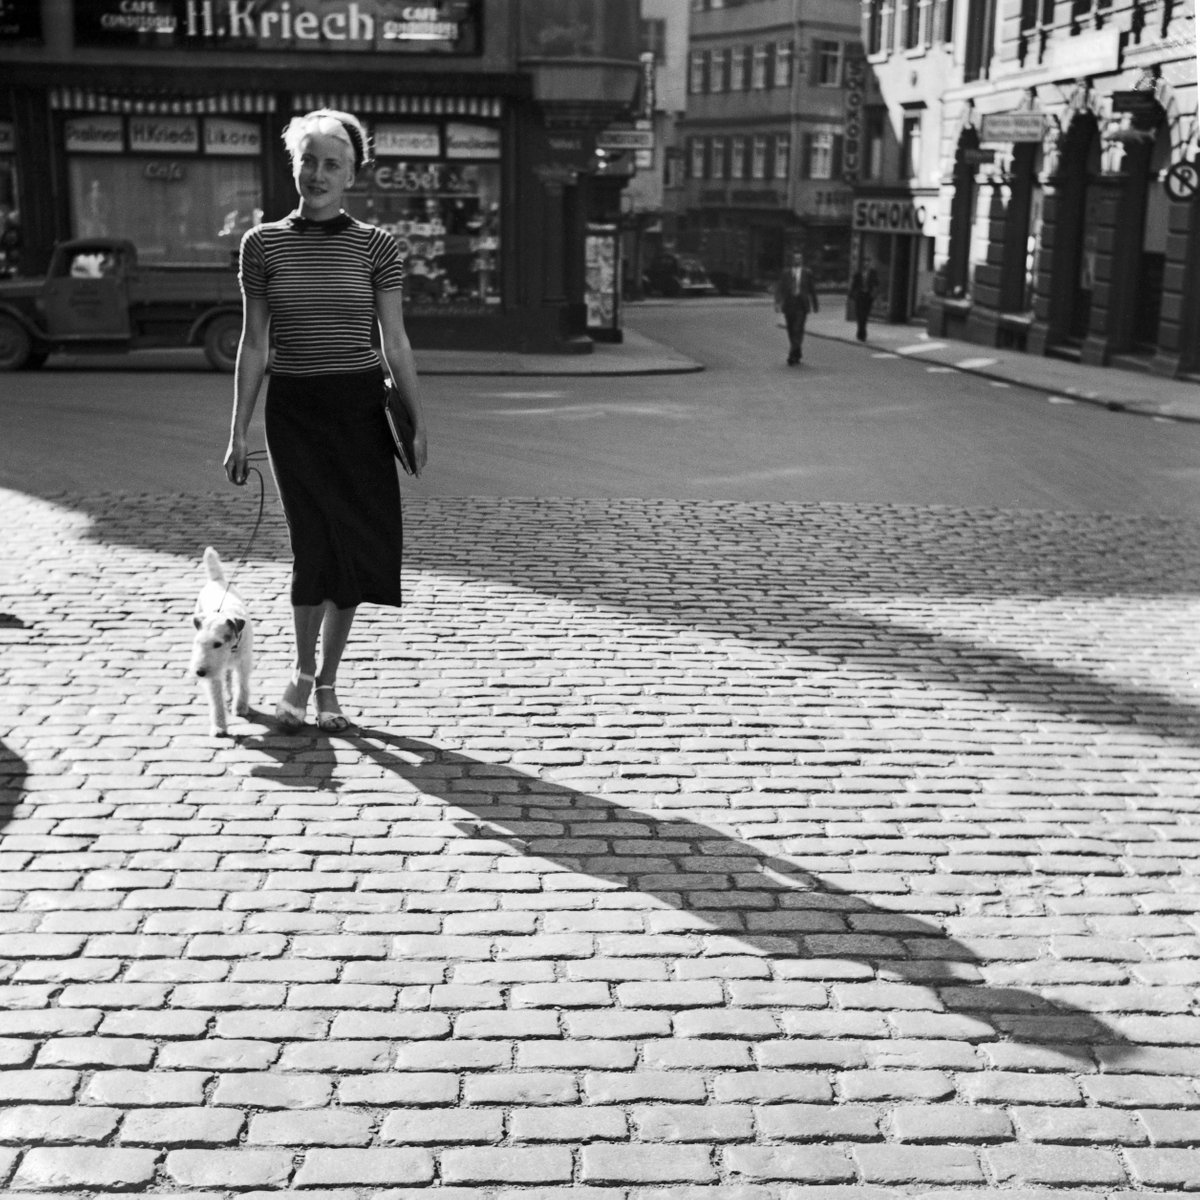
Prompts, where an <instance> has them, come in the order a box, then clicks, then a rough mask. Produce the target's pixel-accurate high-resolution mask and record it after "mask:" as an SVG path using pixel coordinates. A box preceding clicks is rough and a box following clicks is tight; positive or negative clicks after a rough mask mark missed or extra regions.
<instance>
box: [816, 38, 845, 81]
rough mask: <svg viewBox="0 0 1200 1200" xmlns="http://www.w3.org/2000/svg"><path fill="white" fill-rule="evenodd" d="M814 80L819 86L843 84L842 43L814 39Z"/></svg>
mask: <svg viewBox="0 0 1200 1200" xmlns="http://www.w3.org/2000/svg"><path fill="white" fill-rule="evenodd" d="M813 82H814V83H815V84H816V85H817V87H841V86H842V43H841V42H829V41H825V40H823V39H821V38H817V39H814V41H813Z"/></svg>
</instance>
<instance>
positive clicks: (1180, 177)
mask: <svg viewBox="0 0 1200 1200" xmlns="http://www.w3.org/2000/svg"><path fill="white" fill-rule="evenodd" d="M1163 187H1165V188H1166V189H1167V195H1168V196H1170V197H1171V199H1172V200H1190V199H1191V198H1192V197H1193V196H1194V195H1195V194H1196V193H1197V192H1198V191H1200V167H1198V166H1197V165H1196V163H1194V162H1177V163H1172V164H1171V166H1170V167H1169V168H1168V169H1167V174H1166V177H1165V178H1164V179H1163Z"/></svg>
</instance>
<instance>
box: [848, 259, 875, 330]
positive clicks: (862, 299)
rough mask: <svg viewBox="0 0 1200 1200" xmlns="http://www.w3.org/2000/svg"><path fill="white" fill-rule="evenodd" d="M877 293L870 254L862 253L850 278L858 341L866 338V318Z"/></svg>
mask: <svg viewBox="0 0 1200 1200" xmlns="http://www.w3.org/2000/svg"><path fill="white" fill-rule="evenodd" d="M878 294H879V275H878V273H877V272H876V270H875V265H874V263H872V262H871V257H870V255H867V254H864V255H863V257H862V261H861V262H860V263H859V267H858V270H857V271H855V272H854V274H853V275H852V276H851V278H850V300H851V303H852V304H853V305H854V319H855V320H856V321H857V322H858V333H857V337H858V340H859V341H860V342H865V341H866V340H867V318H868V317H870V315H871V308H872V306H873V305H874V303H875V297H876V296H877V295H878Z"/></svg>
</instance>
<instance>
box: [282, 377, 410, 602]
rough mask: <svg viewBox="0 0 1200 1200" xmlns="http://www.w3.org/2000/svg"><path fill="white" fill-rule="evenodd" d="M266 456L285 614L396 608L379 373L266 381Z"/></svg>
mask: <svg viewBox="0 0 1200 1200" xmlns="http://www.w3.org/2000/svg"><path fill="white" fill-rule="evenodd" d="M266 429H267V450H268V452H269V454H270V457H271V470H272V472H273V473H274V476H275V486H276V487H277V488H278V489H279V496H280V499H281V500H282V502H283V512H284V516H285V517H286V518H287V524H288V532H289V534H290V536H291V543H292V558H293V567H292V593H291V594H292V604H293V605H295V606H301V605H319V604H323V603H324V602H325V601H327V600H331V601H332V602H333V603H334V605H335V606H336V607H338V608H353V607H355V606H356V605H358V604H361V603H363V602H366V603H369V604H388V605H393V606H397V607H398V606H399V604H400V560H401V552H402V549H403V538H404V535H403V527H402V524H401V516H400V481H399V478H398V476H397V472H396V459H395V456H394V454H393V453H392V443H391V437H390V435H389V434H388V430H387V423H386V421H385V420H384V416H383V371H382V370H381V369H380V368H378V367H376V368H374V369H373V370H370V371H356V372H353V373H349V374H338V375H308V376H287V375H272V376H271V381H270V384H269V385H268V388H267V404H266Z"/></svg>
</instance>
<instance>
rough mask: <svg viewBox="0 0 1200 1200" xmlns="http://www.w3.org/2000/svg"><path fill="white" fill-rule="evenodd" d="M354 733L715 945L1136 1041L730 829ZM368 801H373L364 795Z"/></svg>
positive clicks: (1002, 1025)
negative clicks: (1003, 983)
mask: <svg viewBox="0 0 1200 1200" xmlns="http://www.w3.org/2000/svg"><path fill="white" fill-rule="evenodd" d="M343 741H344V742H345V744H347V745H349V746H353V747H354V748H356V749H357V750H358V751H360V752H361V753H362V754H363V755H364V757H365V758H367V759H369V760H371V761H374V762H375V763H377V764H378V765H379V766H381V767H383V768H384V769H386V770H387V771H390V772H392V773H393V774H394V775H395V776H396V777H397V779H399V780H403V781H404V782H405V783H406V784H408V785H410V787H411V788H415V789H416V790H417V791H418V792H420V793H421V794H422V795H425V796H428V797H430V798H432V799H434V800H436V801H438V802H439V803H441V804H445V805H447V806H449V807H450V808H452V809H457V810H460V811H463V812H465V813H467V814H469V815H468V816H465V817H452V818H451V823H452V824H453V825H454V826H455V827H456V828H457V829H458V830H459V831H461V833H462V834H464V835H466V836H467V837H471V838H477V839H478V838H483V839H487V840H490V841H493V842H495V843H497V853H510V854H514V855H527V856H529V858H530V859H534V860H541V862H542V863H548V864H551V867H550V869H551V870H552V871H557V872H565V873H573V874H576V875H580V876H585V877H587V878H588V879H591V880H595V881H596V882H597V884H598V885H599V886H600V887H601V888H602V889H603V890H605V891H614V890H626V891H629V892H632V893H636V894H639V895H642V896H647V897H651V898H652V899H653V900H655V901H656V902H657V903H658V904H659V905H660V906H669V907H671V908H674V909H676V910H677V911H679V912H680V913H684V914H687V916H688V917H690V918H692V919H693V921H694V927H695V929H696V931H697V932H699V933H701V934H704V933H709V934H711V935H712V936H713V938H714V939H715V940H713V941H711V942H710V943H709V946H708V947H707V952H708V953H710V954H713V955H729V954H739V953H740V954H754V955H759V956H763V957H765V958H769V959H779V960H787V959H795V960H804V959H808V960H830V959H835V960H839V961H842V962H849V963H854V964H860V965H862V966H865V967H866V968H867V969H868V971H869V973H870V974H869V976H867V975H866V972H864V977H865V978H867V979H875V980H878V981H883V982H889V981H890V982H903V983H907V984H911V985H914V986H916V987H920V988H923V989H926V990H927V993H928V994H931V995H933V996H935V997H936V1002H935V1003H934V1004H933V1005H931V1007H932V1008H933V1010H934V1011H935V1012H936V1011H937V1009H938V1005H939V1004H940V1006H941V1010H942V1011H943V1012H944V1013H947V1014H955V1015H957V1016H959V1017H960V1018H964V1019H965V1020H960V1021H958V1022H955V1023H954V1032H953V1033H947V1034H946V1036H953V1037H956V1038H965V1039H966V1040H968V1041H972V1042H991V1041H996V1040H1001V1041H1013V1042H1019V1043H1028V1044H1036V1045H1039V1046H1042V1047H1044V1048H1046V1049H1047V1050H1050V1049H1052V1050H1053V1051H1055V1052H1056V1053H1058V1054H1060V1055H1063V1056H1065V1057H1067V1058H1069V1059H1072V1060H1075V1061H1077V1062H1084V1063H1088V1064H1091V1065H1094V1064H1095V1062H1096V1061H1097V1059H1096V1057H1094V1055H1093V1049H1094V1048H1095V1049H1099V1050H1102V1058H1103V1061H1104V1063H1105V1064H1106V1065H1108V1066H1111V1065H1112V1064H1113V1063H1115V1062H1116V1061H1118V1060H1120V1059H1122V1058H1124V1057H1126V1056H1128V1055H1129V1054H1131V1053H1133V1052H1134V1050H1135V1048H1134V1047H1132V1046H1129V1045H1128V1044H1127V1043H1126V1042H1125V1040H1124V1039H1123V1038H1122V1037H1121V1036H1120V1035H1119V1034H1118V1033H1117V1032H1116V1031H1115V1030H1113V1029H1112V1028H1110V1027H1109V1026H1108V1025H1106V1024H1105V1023H1104V1022H1103V1021H1101V1020H1099V1019H1097V1018H1096V1017H1095V1016H1093V1015H1091V1014H1089V1013H1085V1012H1082V1011H1080V1010H1078V1009H1074V1008H1072V1007H1070V1006H1069V1005H1064V1004H1058V1003H1051V1002H1050V1001H1048V1000H1046V999H1044V998H1043V997H1041V996H1038V995H1037V994H1036V993H1034V992H1030V991H1026V990H1025V989H1022V988H1015V987H995V986H989V985H988V984H987V983H986V982H985V981H984V978H983V973H982V971H981V965H982V963H981V960H980V958H979V957H978V955H976V954H975V953H974V952H973V951H972V950H971V949H970V948H969V947H967V946H965V945H963V944H962V943H961V942H958V941H956V940H955V939H954V938H952V937H950V936H948V935H947V934H946V932H945V931H944V930H943V929H942V928H940V927H939V926H938V925H937V924H935V923H933V922H932V921H929V920H925V919H920V918H917V917H913V916H909V915H908V914H906V913H902V912H896V911H892V910H889V909H886V908H881V907H879V906H877V905H875V904H872V903H871V902H870V901H868V900H866V899H864V898H863V897H861V896H858V895H855V894H854V893H852V892H849V891H847V890H845V889H844V888H840V887H838V886H837V885H836V884H835V883H831V882H830V881H829V880H827V879H823V878H821V877H820V876H818V875H815V874H813V873H812V872H811V871H807V870H803V869H801V868H800V867H798V866H797V865H796V864H795V863H793V862H789V861H788V860H787V859H786V858H782V857H779V856H778V855H775V854H772V853H770V852H769V851H768V850H765V849H762V848H760V847H758V846H755V845H753V844H751V843H749V842H745V841H742V840H740V839H738V838H736V837H734V836H732V835H730V834H729V833H726V832H722V831H721V830H718V829H715V828H712V827H711V826H707V825H702V824H699V823H698V822H696V821H692V820H688V819H686V818H676V817H673V816H671V815H670V813H669V812H647V811H645V810H639V809H635V808H631V807H628V806H626V805H624V804H618V803H616V802H614V801H611V800H606V799H604V798H602V797H600V796H596V795H590V794H587V793H584V792H580V791H577V790H575V789H573V788H570V787H566V786H564V785H562V784H557V783H553V782H550V781H548V780H545V779H541V778H539V777H537V776H535V775H530V774H527V773H525V772H522V771H519V770H516V769H514V768H512V767H506V766H502V765H497V764H494V763H489V762H485V761H483V760H481V759H477V758H472V757H471V756H470V755H466V754H462V753H459V752H457V751H451V750H444V749H441V748H439V747H437V746H435V745H431V744H430V743H428V742H423V741H419V740H417V739H416V738H411V737H401V736H397V735H395V734H392V733H389V732H387V731H386V730H382V729H366V728H364V729H361V730H359V731H358V733H357V734H351V735H349V736H345V737H343V738H339V742H343ZM258 748H259V749H262V750H264V751H266V752H268V753H272V754H274V755H276V756H277V757H278V758H279V759H280V760H281V762H282V761H291V757H292V752H291V751H290V750H288V749H287V748H286V747H285V746H284V745H281V744H280V743H278V742H275V741H274V740H273V739H269V738H268V739H263V741H262V742H261V743H259V744H258ZM305 761H306V763H307V766H308V771H307V773H306V775H304V776H302V777H297V776H295V775H291V774H289V775H288V776H287V779H288V782H289V784H290V785H292V786H295V785H296V784H297V783H299V784H302V785H304V786H309V787H314V788H319V789H328V790H338V786H339V784H338V781H337V780H336V778H335V775H334V771H335V769H336V763H335V756H334V751H333V748H332V747H330V748H329V750H328V753H327V754H325V755H322V754H320V753H319V752H310V753H309V754H307V755H306V756H305ZM268 773H272V774H273V772H269V770H268V771H264V770H259V771H256V774H268ZM356 782H357V780H356ZM356 799H357V800H359V802H360V803H361V802H362V800H361V793H359V795H358V796H356ZM396 802H397V797H396V793H394V792H386V793H380V803H381V804H385V805H387V806H388V807H389V808H391V807H395V805H396ZM366 803H367V806H368V807H369V801H368V802H366ZM536 869H537V868H535V870H536ZM690 924H691V922H689V925H690ZM697 946H698V949H697V954H698V955H704V954H705V949H704V948H699V947H700V944H699V943H697ZM924 1036H930V1035H929V1034H925V1035H924ZM932 1036H938V1035H937V1034H933V1035H932Z"/></svg>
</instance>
